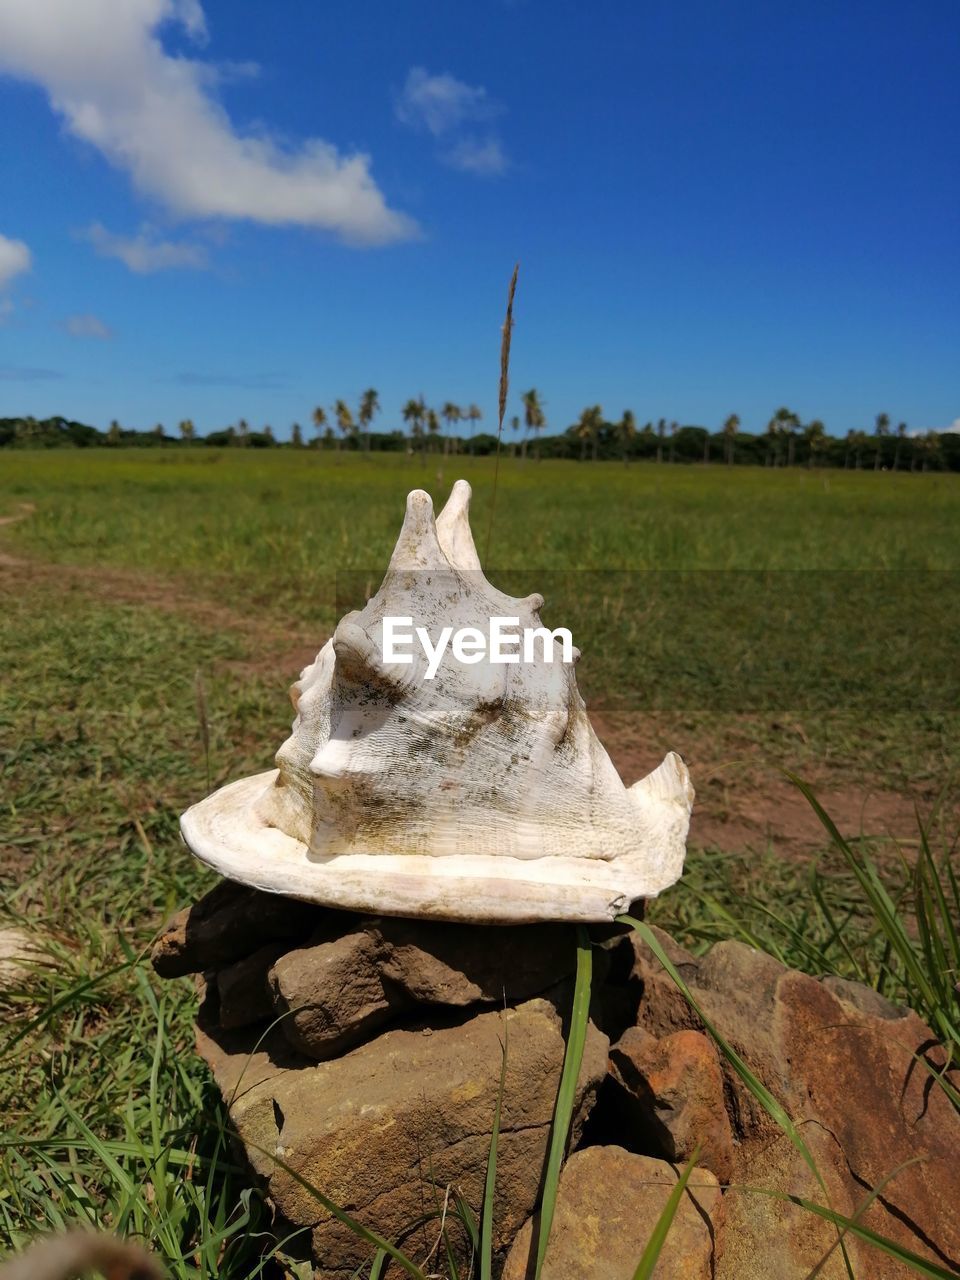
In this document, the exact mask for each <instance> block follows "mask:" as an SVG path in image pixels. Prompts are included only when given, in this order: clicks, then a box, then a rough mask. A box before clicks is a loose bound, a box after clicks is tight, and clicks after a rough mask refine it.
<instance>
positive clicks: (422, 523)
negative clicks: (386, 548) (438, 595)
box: [387, 489, 450, 576]
mask: <svg viewBox="0 0 960 1280" xmlns="http://www.w3.org/2000/svg"><path fill="white" fill-rule="evenodd" d="M449 568H450V564H449V562H448V560H447V558H446V556H445V555H444V554H443V551H442V549H441V547H440V540H439V538H438V537H437V524H436V521H435V520H434V518H433V500H432V498H431V497H430V495H429V493H426V492H425V491H424V490H423V489H414V490H412V492H411V493H410V494H409V495H408V497H407V510H406V514H405V515H404V517H403V528H402V529H401V530H400V537H399V538H398V539H397V545H396V546H395V547H394V549H393V555H392V556H391V557H390V567H389V569H388V570H387V574H388V576H389V574H391V573H396V572H405V571H410V570H414V571H415V570H417V569H449Z"/></svg>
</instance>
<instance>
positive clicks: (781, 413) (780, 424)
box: [771, 406, 800, 467]
mask: <svg viewBox="0 0 960 1280" xmlns="http://www.w3.org/2000/svg"><path fill="white" fill-rule="evenodd" d="M771 421H772V422H773V423H774V424H775V425H774V436H775V439H776V443H777V448H776V459H777V461H778V462H779V459H780V439H781V438H782V437H783V436H786V437H787V466H788V467H792V466H793V460H794V450H795V448H796V434H795V433H796V430H797V428H798V427H799V426H800V419H799V418H798V417H797V415H796V414H795V413H794V412H793V411H792V410H791V409H788V408H786V407H785V406H782V407H781V408H779V409H778V410H777V412H776V413H775V414H774V415H773V418H772V419H771ZM774 465H776V464H774Z"/></svg>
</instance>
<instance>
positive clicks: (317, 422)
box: [310, 404, 327, 444]
mask: <svg viewBox="0 0 960 1280" xmlns="http://www.w3.org/2000/svg"><path fill="white" fill-rule="evenodd" d="M310 417H311V419H312V421H313V429H314V431H315V432H316V433H317V443H318V444H319V443H320V433H321V431H323V429H324V427H325V426H326V425H327V411H326V409H324V408H323V406H322V405H319V404H318V405H317V407H316V408H315V409H314V411H313V413H312V414H311V415H310Z"/></svg>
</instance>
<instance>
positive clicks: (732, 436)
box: [723, 413, 740, 467]
mask: <svg viewBox="0 0 960 1280" xmlns="http://www.w3.org/2000/svg"><path fill="white" fill-rule="evenodd" d="M739 430H740V417H739V415H738V414H736V413H731V414H730V416H729V417H728V418H727V420H726V422H725V423H724V424H723V456H724V461H725V462H726V464H727V466H728V467H730V466H732V465H733V453H734V448H735V446H736V443H737V432H738V431H739Z"/></svg>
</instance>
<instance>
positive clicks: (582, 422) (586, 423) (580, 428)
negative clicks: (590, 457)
mask: <svg viewBox="0 0 960 1280" xmlns="http://www.w3.org/2000/svg"><path fill="white" fill-rule="evenodd" d="M590 433H591V424H590V410H589V409H584V410H583V412H582V413H581V414H580V417H579V418H578V419H577V422H576V436H577V439H578V440H579V441H580V461H581V462H583V460H584V458H585V457H586V456H587V441H588V440H589V439H590Z"/></svg>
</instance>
